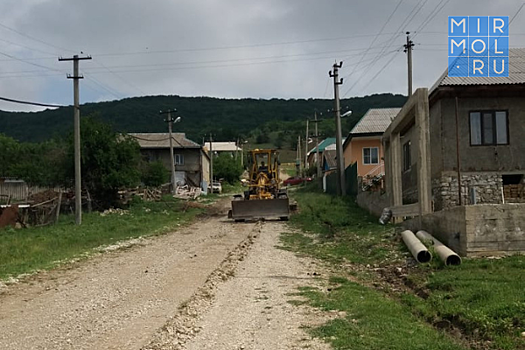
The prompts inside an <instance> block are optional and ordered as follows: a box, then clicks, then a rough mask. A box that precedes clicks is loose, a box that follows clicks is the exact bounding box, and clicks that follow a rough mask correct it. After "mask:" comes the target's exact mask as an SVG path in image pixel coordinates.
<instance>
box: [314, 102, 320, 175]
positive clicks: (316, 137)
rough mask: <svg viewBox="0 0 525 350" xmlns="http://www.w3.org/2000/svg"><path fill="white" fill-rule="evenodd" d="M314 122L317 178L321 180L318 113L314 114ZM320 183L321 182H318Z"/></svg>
mask: <svg viewBox="0 0 525 350" xmlns="http://www.w3.org/2000/svg"><path fill="white" fill-rule="evenodd" d="M314 122H315V157H316V159H317V178H318V179H320V178H321V176H322V174H321V164H320V163H321V159H319V131H318V130H317V123H318V120H317V111H315V112H314ZM318 181H319V180H318Z"/></svg>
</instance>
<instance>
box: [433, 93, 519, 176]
mask: <svg viewBox="0 0 525 350" xmlns="http://www.w3.org/2000/svg"><path fill="white" fill-rule="evenodd" d="M436 108H437V107H436ZM433 110H434V112H436V113H439V112H441V118H442V124H441V130H440V129H431V137H436V135H439V134H441V137H442V138H443V145H442V150H441V153H442V154H443V164H442V168H441V169H435V171H433V174H436V173H437V172H439V171H450V170H457V166H456V119H455V100H454V99H452V98H448V99H443V100H441V103H440V110H437V109H433ZM473 110H508V121H509V135H508V136H509V144H508V145H498V146H494V145H492V146H470V126H469V118H470V117H469V112H470V111H473ZM458 117H459V118H458V119H459V149H460V164H461V165H460V168H461V171H500V172H504V171H515V170H522V169H525V156H524V154H525V142H523V140H525V123H524V122H523V121H524V120H525V98H523V97H522V98H518V97H499V98H459V109H458ZM433 118H434V116H433V115H432V114H431V119H433ZM431 125H432V127H434V128H436V127H438V125H437V124H435V125H433V124H431ZM434 145H435V144H434V143H433V142H432V146H433V147H434ZM434 153H435V152H434ZM434 153H433V155H434ZM436 160H437V159H436ZM436 160H435V159H432V162H434V161H436Z"/></svg>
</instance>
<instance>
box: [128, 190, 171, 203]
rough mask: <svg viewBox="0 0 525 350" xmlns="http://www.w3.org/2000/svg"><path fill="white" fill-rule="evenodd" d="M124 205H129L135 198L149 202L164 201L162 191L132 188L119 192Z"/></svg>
mask: <svg viewBox="0 0 525 350" xmlns="http://www.w3.org/2000/svg"><path fill="white" fill-rule="evenodd" d="M118 194H119V196H120V199H121V201H122V203H123V204H127V203H129V201H130V200H131V199H132V198H133V197H139V198H142V200H144V201H148V202H158V201H160V200H161V199H162V194H163V193H162V190H161V189H158V188H132V189H125V190H121V191H118Z"/></svg>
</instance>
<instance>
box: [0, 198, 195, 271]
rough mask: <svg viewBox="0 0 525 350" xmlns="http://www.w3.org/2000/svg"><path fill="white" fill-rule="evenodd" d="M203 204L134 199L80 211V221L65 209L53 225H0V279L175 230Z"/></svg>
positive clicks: (166, 199)
mask: <svg viewBox="0 0 525 350" xmlns="http://www.w3.org/2000/svg"><path fill="white" fill-rule="evenodd" d="M203 210H204V209H201V208H196V207H191V206H189V207H188V206H186V205H185V204H184V202H182V201H178V200H175V199H171V198H170V197H169V196H168V197H166V198H165V200H164V201H163V202H134V203H133V204H132V205H131V207H130V208H129V210H126V211H116V212H114V213H110V214H107V215H101V214H100V213H91V214H84V215H83V221H82V225H81V226H76V225H75V224H74V221H75V219H74V216H72V215H66V216H63V217H61V218H60V221H59V222H58V223H57V224H56V225H54V226H47V227H40V228H28V229H20V230H14V229H4V230H1V231H0V279H5V278H8V277H10V276H17V275H19V274H23V273H30V272H33V271H35V270H39V269H49V268H52V267H55V266H57V264H59V263H60V262H61V261H67V260H70V259H72V258H75V257H80V256H82V255H83V254H86V253H89V252H91V251H92V249H93V248H96V247H99V246H104V245H110V244H114V243H116V242H118V241H122V240H127V239H131V238H136V237H140V236H151V235H156V234H162V233H166V232H169V231H172V230H174V229H175V228H177V227H178V226H180V225H183V224H185V223H188V222H190V221H191V220H192V219H193V218H194V217H195V216H196V215H198V214H199V213H202V212H203Z"/></svg>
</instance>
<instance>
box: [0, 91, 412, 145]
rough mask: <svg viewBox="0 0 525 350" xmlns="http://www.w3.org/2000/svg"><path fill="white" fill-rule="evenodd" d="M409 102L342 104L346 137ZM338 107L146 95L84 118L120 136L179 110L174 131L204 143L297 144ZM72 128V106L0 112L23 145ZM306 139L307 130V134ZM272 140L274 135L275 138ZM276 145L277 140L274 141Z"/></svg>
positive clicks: (94, 108) (0, 120)
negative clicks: (310, 125) (316, 119)
mask: <svg viewBox="0 0 525 350" xmlns="http://www.w3.org/2000/svg"><path fill="white" fill-rule="evenodd" d="M405 101H406V97H405V96H402V95H392V94H378V95H372V96H365V97H355V98H351V99H344V100H342V101H341V106H342V107H343V108H344V107H345V106H348V108H349V109H351V110H352V111H353V114H352V117H351V118H348V119H345V120H344V121H343V131H344V133H347V132H348V131H349V130H350V128H351V127H352V126H353V125H355V123H356V122H357V121H358V120H359V118H361V116H362V115H363V114H364V113H365V112H366V111H367V110H368V108H380V107H400V106H402V105H403V104H404V102H405ZM332 107H333V101H332V100H328V99H290V100H284V99H270V100H264V99H251V98H247V99H220V98H211V97H181V96H146V97H134V98H127V99H123V100H119V101H111V102H99V103H87V104H84V105H82V106H81V114H82V115H83V116H87V115H97V116H98V117H99V118H100V119H101V120H103V121H105V122H108V123H110V124H111V125H112V127H113V128H114V129H115V130H116V131H119V132H165V131H166V130H167V127H166V124H165V123H164V122H163V118H164V116H160V115H159V111H160V110H167V109H173V108H176V109H177V110H178V114H177V115H180V116H182V122H181V123H178V124H176V125H175V128H174V131H177V132H185V133H186V134H187V136H188V137H189V138H190V139H193V140H194V141H196V142H202V137H203V136H204V135H205V134H208V133H210V132H213V134H214V139H215V140H218V141H226V140H235V139H237V138H239V137H240V138H244V139H246V138H249V137H257V136H258V135H259V136H260V135H262V136H261V137H262V139H263V140H262V141H264V138H265V137H266V138H267V141H270V140H268V138H269V136H265V134H269V133H275V132H278V133H279V132H280V133H281V135H280V138H281V139H283V138H284V139H283V141H284V142H285V143H286V142H288V143H289V144H290V146H292V143H293V141H292V140H293V139H294V137H295V135H300V134H301V132H300V131H299V130H304V125H305V120H306V118H307V117H312V116H313V113H314V110H315V109H317V110H319V111H327V110H329V109H331V108H332ZM325 114H326V116H325V118H327V120H326V121H324V122H323V123H320V128H321V132H322V133H325V134H332V133H333V124H334V123H333V121H332V120H333V118H332V115H333V114H332V113H325ZM72 127H73V110H72V107H64V108H58V109H55V110H45V111H42V112H32V113H21V112H5V111H0V133H3V134H5V135H8V136H11V137H13V138H15V139H17V140H19V141H26V142H27V141H29V142H40V141H44V140H48V139H50V138H53V137H55V136H65V135H67V134H68V133H70V131H71V130H72ZM302 134H303V135H304V131H302ZM272 138H273V137H272ZM272 141H275V140H272Z"/></svg>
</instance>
